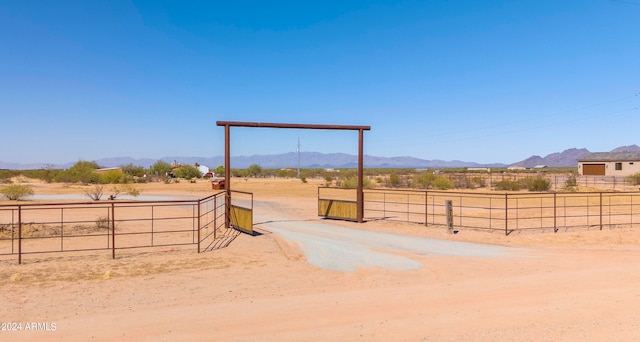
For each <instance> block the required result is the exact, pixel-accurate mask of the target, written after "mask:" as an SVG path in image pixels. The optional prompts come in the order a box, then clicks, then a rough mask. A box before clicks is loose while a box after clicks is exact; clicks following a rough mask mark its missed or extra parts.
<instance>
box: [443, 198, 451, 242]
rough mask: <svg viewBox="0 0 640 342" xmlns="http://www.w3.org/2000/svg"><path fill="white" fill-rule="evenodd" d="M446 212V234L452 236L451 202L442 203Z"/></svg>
mask: <svg viewBox="0 0 640 342" xmlns="http://www.w3.org/2000/svg"><path fill="white" fill-rule="evenodd" d="M444 203H445V206H446V210H447V233H449V234H453V201H452V200H446V201H444Z"/></svg>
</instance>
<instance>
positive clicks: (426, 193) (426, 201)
mask: <svg viewBox="0 0 640 342" xmlns="http://www.w3.org/2000/svg"><path fill="white" fill-rule="evenodd" d="M424 226H425V227H428V226H429V191H426V190H425V191H424Z"/></svg>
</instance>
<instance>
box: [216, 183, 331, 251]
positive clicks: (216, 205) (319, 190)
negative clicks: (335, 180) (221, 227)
mask: <svg viewBox="0 0 640 342" xmlns="http://www.w3.org/2000/svg"><path fill="white" fill-rule="evenodd" d="M318 189H320V188H318ZM318 196H320V190H318ZM318 198H320V197H318ZM217 231H218V196H217V195H216V196H215V197H213V239H214V240H215V239H216V232H217Z"/></svg>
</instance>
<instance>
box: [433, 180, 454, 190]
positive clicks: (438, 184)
mask: <svg viewBox="0 0 640 342" xmlns="http://www.w3.org/2000/svg"><path fill="white" fill-rule="evenodd" d="M433 187H434V188H435V189H438V190H449V189H451V188H453V182H452V181H451V180H450V179H448V178H446V177H436V179H435V180H434V181H433Z"/></svg>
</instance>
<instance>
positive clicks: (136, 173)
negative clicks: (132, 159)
mask: <svg viewBox="0 0 640 342" xmlns="http://www.w3.org/2000/svg"><path fill="white" fill-rule="evenodd" d="M122 172H123V173H124V174H125V175H127V176H133V177H142V176H144V175H145V169H144V167H142V166H137V165H133V164H131V163H129V164H127V165H123V166H122Z"/></svg>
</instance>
